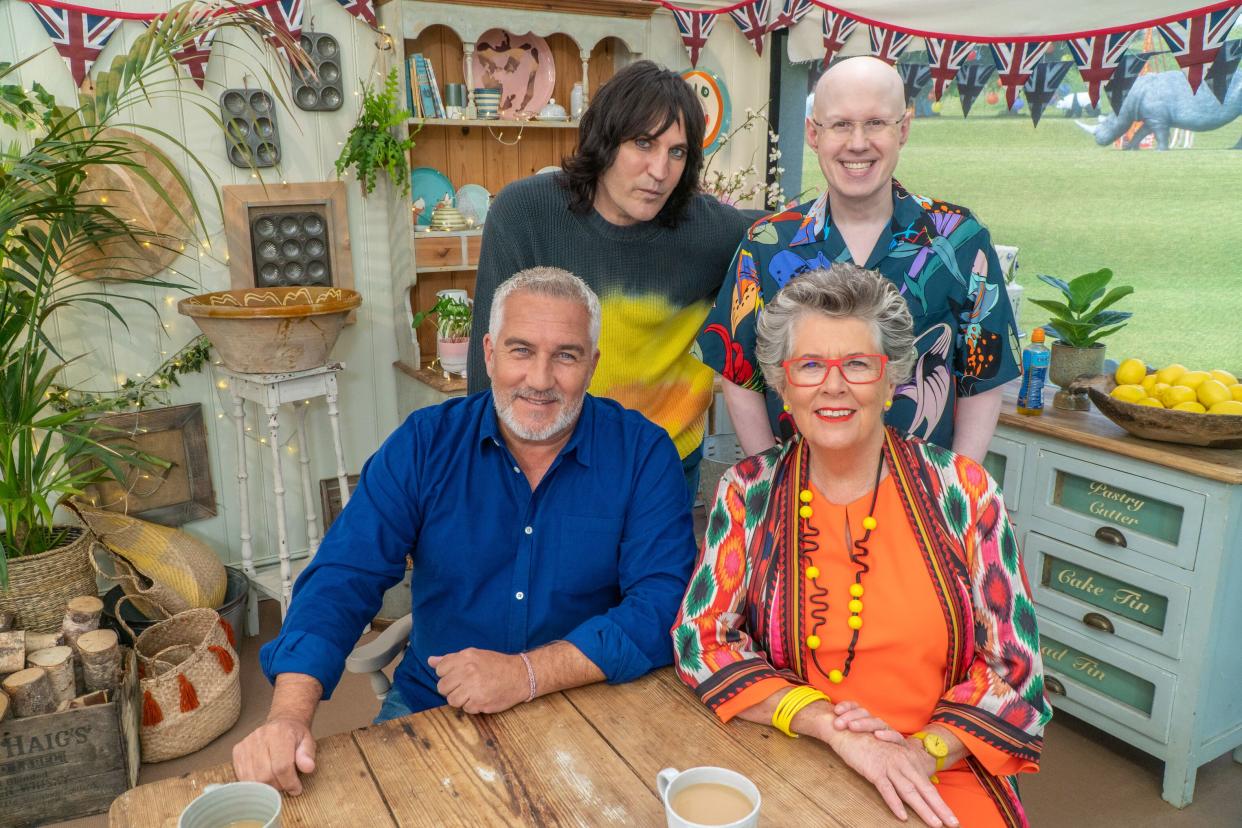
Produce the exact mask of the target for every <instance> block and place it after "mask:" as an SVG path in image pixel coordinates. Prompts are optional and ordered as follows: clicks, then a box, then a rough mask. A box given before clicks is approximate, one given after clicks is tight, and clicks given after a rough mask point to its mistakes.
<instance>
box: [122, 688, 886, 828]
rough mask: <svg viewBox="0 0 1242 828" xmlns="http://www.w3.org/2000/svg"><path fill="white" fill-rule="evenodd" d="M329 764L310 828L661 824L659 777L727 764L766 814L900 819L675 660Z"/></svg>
mask: <svg viewBox="0 0 1242 828" xmlns="http://www.w3.org/2000/svg"><path fill="white" fill-rule="evenodd" d="M317 763H318V770H317V771H316V772H315V773H314V774H312V775H310V776H309V777H307V779H306V784H305V789H304V792H303V794H302V795H301V796H298V797H286V798H285V805H284V814H283V825H284V826H285V828H296V827H297V826H314V828H320V826H328V825H342V826H350V828H354V826H362V825H365V826H384V825H403V826H406V825H408V826H422V825H426V826H471V828H473V826H505V828H508V826H516V825H522V826H527V825H582V826H603V825H619V826H659V825H663V824H664V811H663V806H662V805H661V804H660V799H659V796H658V795H657V793H656V787H655V777H656V773H657V772H658V771H659V770H660V769H661V768H665V767H676V768H689V767H693V766H696V765H719V766H722V767H727V768H733V769H735V770H738V771H741V772H742V773H744V774H746V775H747V776H748V777H750V779H751V780H753V781H754V783H755V784H756V785H757V786H758V787H759V791H760V792H761V794H762V796H763V811H762V813H763V820H762V821H763V824H764V825H766V826H773V825H796V826H806V827H807V828H809V827H810V826H815V828H831V827H832V826H841V827H842V828H845V826H851V827H852V826H872V825H901V824H903V823H900V822H898V820H896V819H895V818H894V817H893V816H892V815H891V814H890V813H889V812H888V809H887V808H886V807H885V806H884V804H883V802H882V801H881V800H880V797H879V795H878V794H877V793H876V792H875V790H874V789H873V788H872V787H871V786H870V785H869V784H868V783H867V782H865V781H864V780H863V779H862V778H861V777H859V776H858V775H857V774H855V773H854V772H853V771H852V770H850V769H849V768H847V767H846V766H845V765H844V764H842V762H841V761H840V760H839V759H837V757H836V755H835V754H833V753H832V752H831V751H830V750H829V749H828V748H827V747H825V746H824V745H823V744H821V743H819V742H816V741H814V740H812V739H808V738H802V739H789V738H787V737H785V736H782V735H781V734H779V733H777V732H776V731H774V730H773V729H772V728H770V727H763V726H761V725H756V724H752V723H750V722H744V721H741V720H735V721H734V722H731V723H730V724H728V725H722V724H720V723H719V722H718V721H717V720H716V718H715V717H714V716H713V715H712V714H711V713H710V712H708V710H707V709H706V708H704V707H703V706H702V705H701V704H699V702H698V700H697V699H695V698H694V697H693V696H692V695H691V694H690V693H689V691H688V690H686V688H685V687H683V686H682V685H681V683H680V682H678V680H677V678H676V676H674V675H673V672H672V670H671V668H670V669H664V670H661V671H659V672H657V673H655V674H652V675H649V676H647V677H645V678H643V679H640V680H638V681H636V682H631V683H629V684H625V685H619V686H608V685H603V684H597V685H593V686H590V687H582V688H578V689H576V690H568V691H566V692H564V693H555V694H552V695H550V696H545V697H543V698H541V699H539V700H537V701H535V702H533V703H531V704H525V705H519V706H518V707H515V708H514V709H512V710H509V711H507V712H505V713H501V714H498V715H494V716H468V715H466V714H463V713H461V712H459V711H457V710H454V709H453V708H449V707H440V708H436V709H434V710H426V711H424V712H422V713H416V714H414V715H412V716H406V717H404V718H401V719H393V720H392V721H389V722H385V723H384V724H382V725H378V726H373V727H367V728H362V729H361V730H355V731H354V732H353V733H342V734H339V735H337V736H332V737H329V738H327V739H322V740H320V742H319V751H318V757H317ZM233 778H234V777H233V771H232V768H230V767H229V766H228V765H219V766H217V767H214V768H210V769H207V770H203V771H199V772H197V773H192V774H187V775H185V776H182V777H179V778H176V779H165V780H163V781H160V782H154V783H152V784H149V785H140V786H139V787H137V788H134V789H133V790H131V791H128V792H126V793H125V794H123V795H122V796H120V797H119V798H118V799H117V800H116V801H115V802H114V803H113V804H112V809H111V810H110V811H109V813H108V824H109V825H110V826H112V828H129V827H130V826H132V828H153V826H175V825H176V818H177V815H178V814H179V813H180V812H181V810H182V809H183V808H184V807H185V806H186V805H187V804H188V803H189V802H190V800H192V799H193V798H194V797H195V796H197V795H198V794H199V793H200V792H201V791H202V789H203V787H204V786H205V785H208V784H210V783H213V782H227V781H232V780H233Z"/></svg>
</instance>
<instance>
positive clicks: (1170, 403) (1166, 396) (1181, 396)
mask: <svg viewBox="0 0 1242 828" xmlns="http://www.w3.org/2000/svg"><path fill="white" fill-rule="evenodd" d="M1160 402H1162V403H1164V407H1165V408H1176V407H1177V406H1178V404H1179V403H1188V402H1194V403H1196V404H1197V402H1196V400H1195V389H1193V388H1187V387H1186V386H1184V385H1170V386H1169V387H1168V388H1166V389H1164V393H1163V394H1161V395H1160Z"/></svg>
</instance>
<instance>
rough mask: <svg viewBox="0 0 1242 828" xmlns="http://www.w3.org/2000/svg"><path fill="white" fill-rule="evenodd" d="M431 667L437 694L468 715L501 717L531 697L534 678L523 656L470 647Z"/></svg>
mask: <svg viewBox="0 0 1242 828" xmlns="http://www.w3.org/2000/svg"><path fill="white" fill-rule="evenodd" d="M427 664H428V665H430V666H431V668H432V669H433V670H435V671H436V675H437V676H439V677H440V682H439V683H438V684H437V685H436V690H437V691H438V692H439V693H440V695H441V696H444V698H445V699H447V700H448V703H449V704H450V705H451V706H453V707H458V708H461V709H462V710H464V711H465V712H467V713H499V712H500V711H502V710H508V709H509V708H510V707H513V706H514V705H517V704H521V703H522V702H524V701H526V699H527V698H528V697H529V696H530V678H529V676H528V675H527V673H526V664H525V663H524V662H523V661H522V657H521V656H517V655H505V654H504V653H498V652H495V651H493V650H480V649H476V648H475V647H467V648H466V649H464V650H459V651H457V652H455V653H449V654H448V655H443V656H431V657H430V658H428V659H427Z"/></svg>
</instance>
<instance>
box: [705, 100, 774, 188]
mask: <svg viewBox="0 0 1242 828" xmlns="http://www.w3.org/2000/svg"><path fill="white" fill-rule="evenodd" d="M766 109H767V104H764V105H763V106H761V107H759V109H750V108H747V109H746V118H745V120H743V121H742V123H740V124H738V125H737V126H736V127H734V128H733V129H731V130H729V132H728V133H727V134H726V135H725V136H724V138H722V139H720V143H719V144H718V145H717V146H716V149H714V150H712V153H711V154H710V155H708V156H707V163H706V164H704V165H703V175H702V177H701V178H700V180H699V186H700V187H701V188H702V190H703V192H705V193H707V194H709V195H712V196H715V197H716V200H717V201H719V202H721V203H722V204H730V205H737V204H742V203H744V202H747V201H751V200H753V199H758V200H759V201H760V203H761V204H762V206H763V207H765V208H767V209H770V210H771V209H775V208H777V207H779V206H781V205H782V204H784V203H786V201H787V199H786V197H785V190H784V188H782V186H781V183H780V177H781V175H783V174H784V172H785V168H784V167H782V166H779V164H780V160H781V151H780V145H779V141H780V136H779V135H777V134H776V131H775V130H774V129H773V128H772V123H771V121H769V120H768V116H767V113H766ZM756 127H759V128H765V127H766V129H767V133H768V135H767V141H766V142H764V143H763V145H762V146H761V147H756V148H755V150H754V152H752V153H751V156H750V162H749V163H748V164H747V165H746V166H745V167H744V168H742V169H740V170H733V171H731V172H723V171H721V170H720V169H719V168H716V169H713V166H714V165H715V163H716V161H717V157H718V156H719V155H720V152H721V150H723V149H724V148H725V147H727V146H728V145H729V144H730V143H731V142H732V141H733V139H734V138H735V137H737V136H738V135H739V134H741V133H743V132H750V131H751V130H753V129H755V128H756ZM760 149H763V150H765V151H766V156H767V166H766V172H767V175H761V173H760V168H759V167H758V166H757V165H756V162H755V156H756V155H758V153H759V151H760ZM768 176H772V177H773V179H774V180H773V181H772V182H771V183H768V182H767V177H768Z"/></svg>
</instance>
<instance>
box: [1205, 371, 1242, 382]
mask: <svg viewBox="0 0 1242 828" xmlns="http://www.w3.org/2000/svg"><path fill="white" fill-rule="evenodd" d="M1208 373H1209V374H1211V375H1212V379H1215V380H1220V381H1221V382H1223V383H1224V384H1225V385H1226V386H1229V385H1237V384H1238V378H1237V377H1235V376H1234V375H1233V374H1231V373H1229V372H1228V371H1226V370H1224V369H1222V368H1213V369H1212V370H1211V371H1208Z"/></svg>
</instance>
